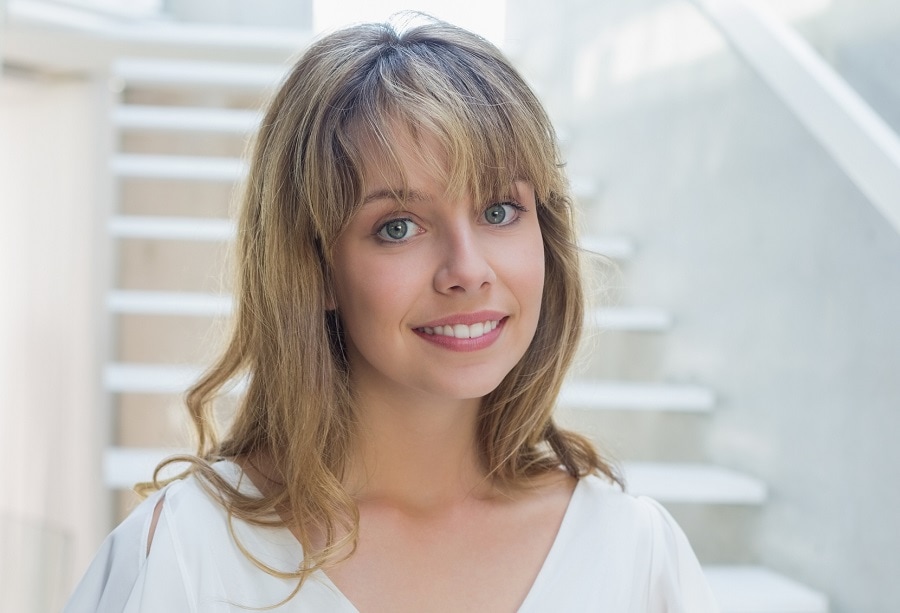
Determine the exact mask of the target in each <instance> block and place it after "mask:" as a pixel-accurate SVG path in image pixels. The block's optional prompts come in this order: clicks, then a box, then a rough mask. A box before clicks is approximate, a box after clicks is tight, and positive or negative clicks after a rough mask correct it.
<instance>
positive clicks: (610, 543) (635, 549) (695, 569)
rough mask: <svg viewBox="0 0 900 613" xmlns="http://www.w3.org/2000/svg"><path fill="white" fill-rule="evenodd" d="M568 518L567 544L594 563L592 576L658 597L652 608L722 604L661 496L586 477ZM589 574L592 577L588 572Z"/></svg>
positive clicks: (572, 552) (635, 593)
mask: <svg viewBox="0 0 900 613" xmlns="http://www.w3.org/2000/svg"><path fill="white" fill-rule="evenodd" d="M568 519H570V523H569V525H568V526H566V536H567V538H568V546H567V549H570V551H569V553H570V555H571V556H572V558H573V559H576V560H580V562H581V563H582V564H584V565H585V566H587V567H589V568H591V571H587V573H588V574H590V573H591V572H593V573H594V575H593V581H595V582H596V581H598V580H602V579H605V580H607V581H610V582H613V583H619V584H621V585H623V586H627V588H624V589H627V590H630V593H629V594H628V595H627V597H628V598H635V597H637V598H647V601H648V602H650V603H654V604H653V606H650V607H649V609H648V610H650V611H691V612H694V611H696V612H703V613H707V612H713V611H717V610H718V609H717V607H716V605H715V602H714V599H713V596H712V593H711V592H710V590H709V587H708V585H707V582H706V578H705V576H704V574H703V570H702V568H701V567H700V564H699V562H698V561H697V557H696V555H695V554H694V551H693V549H692V548H691V545H690V543H689V542H688V539H687V537H686V536H685V534H684V532H683V531H682V529H681V527H680V526H679V525H678V523H677V522H676V521H675V520H674V519H673V517H672V515H671V514H670V513H669V512H668V511H667V510H666V509H665V508H664V507H663V506H662V505H661V504H659V503H658V502H657V501H655V500H653V499H651V498H648V497H646V496H634V495H632V494H630V493H628V492H625V491H623V490H622V489H621V488H620V487H619V486H618V485H615V484H613V483H610V482H609V481H606V480H604V479H601V478H600V477H596V476H589V477H584V478H582V479H581V480H580V481H579V484H578V487H577V489H576V491H575V494H574V495H573V497H572V502H571V509H570V517H569V518H568ZM585 580H586V581H590V580H591V579H590V578H588V576H587V575H585ZM607 588H608V586H607ZM623 597H624V595H623Z"/></svg>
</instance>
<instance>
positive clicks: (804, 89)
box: [693, 0, 900, 233]
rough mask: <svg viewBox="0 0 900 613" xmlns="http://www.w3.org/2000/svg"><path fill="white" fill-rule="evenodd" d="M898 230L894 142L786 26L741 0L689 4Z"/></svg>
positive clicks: (899, 141)
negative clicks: (717, 32)
mask: <svg viewBox="0 0 900 613" xmlns="http://www.w3.org/2000/svg"><path fill="white" fill-rule="evenodd" d="M693 2H694V4H695V5H696V6H697V7H698V8H699V9H700V10H701V11H702V12H703V13H705V14H706V15H707V16H708V18H709V19H710V21H712V22H713V23H714V24H715V25H716V26H717V27H718V28H719V30H720V31H721V32H722V34H723V35H724V36H725V38H726V39H727V40H728V41H729V42H730V43H731V45H732V46H733V47H734V49H735V50H736V51H737V52H738V53H739V54H740V55H741V56H742V57H743V58H744V60H745V61H746V62H747V63H748V64H749V65H750V66H751V67H752V68H753V69H754V70H756V72H757V73H758V74H759V75H760V77H761V78H762V79H763V81H764V82H765V83H766V84H767V85H768V86H769V87H770V88H771V89H772V91H774V92H775V94H776V95H777V96H778V97H779V98H780V99H781V100H782V101H783V102H784V104H785V105H786V106H787V107H788V108H789V109H790V110H791V111H792V112H793V114H794V115H795V116H796V117H797V119H798V120H799V121H800V122H801V123H802V124H803V125H804V126H806V128H807V129H808V130H809V132H810V133H811V134H812V136H813V137H814V138H815V139H816V140H817V141H818V142H819V144H820V145H821V146H822V147H823V148H824V149H825V150H826V151H827V152H828V153H829V154H830V155H831V157H832V158H833V159H834V161H835V162H836V163H837V164H838V166H839V167H840V168H841V169H842V170H843V171H844V172H845V173H846V174H847V176H848V177H849V178H850V180H851V181H853V183H854V184H855V185H856V186H857V187H858V188H859V190H860V191H861V192H862V193H863V195H864V196H865V197H866V198H867V199H868V200H869V201H870V202H871V203H872V205H873V206H875V208H876V209H878V211H879V212H880V213H881V214H882V215H883V216H884V217H885V219H887V221H888V222H889V223H890V224H891V225H892V226H893V227H894V229H895V230H896V231H897V232H898V233H900V138H898V136H897V134H896V132H894V130H893V129H891V127H890V126H889V125H888V124H887V123H885V121H884V120H883V119H882V118H881V117H880V116H879V115H878V114H877V113H876V112H875V111H874V110H872V108H871V107H870V106H869V105H868V103H867V102H866V101H865V100H863V99H862V97H861V96H860V95H859V94H857V93H856V91H855V90H854V89H853V88H852V87H850V85H848V84H847V82H846V81H845V80H844V79H843V78H842V77H841V76H840V75H839V74H838V73H837V72H835V71H834V69H832V68H831V66H829V65H828V64H827V63H826V62H825V61H824V60H823V59H822V57H821V56H820V55H819V54H818V53H817V52H816V51H815V50H814V49H813V48H812V47H811V46H810V45H809V43H807V42H806V41H805V40H804V39H803V38H802V37H801V36H800V35H799V34H798V33H797V31H796V30H794V29H793V28H792V27H790V26H789V25H787V24H785V23H784V22H783V21H782V20H780V19H779V18H778V17H776V16H774V15H772V14H771V13H770V12H768V11H767V10H766V9H764V8H763V7H761V6H758V4H759V3H754V4H753V5H751V4H750V3H748V2H746V1H745V0H693Z"/></svg>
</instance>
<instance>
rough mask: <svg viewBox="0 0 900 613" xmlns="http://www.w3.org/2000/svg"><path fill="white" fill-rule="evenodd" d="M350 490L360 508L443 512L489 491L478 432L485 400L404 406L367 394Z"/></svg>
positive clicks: (360, 403) (412, 400)
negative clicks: (370, 504)
mask: <svg viewBox="0 0 900 613" xmlns="http://www.w3.org/2000/svg"><path fill="white" fill-rule="evenodd" d="M356 406H357V413H358V419H359V429H358V437H357V444H356V447H355V450H354V453H353V456H352V459H351V463H350V471H349V474H348V479H347V484H348V489H349V490H350V492H351V493H352V494H353V495H354V496H355V497H356V498H357V500H359V501H360V502H365V501H383V502H388V503H394V504H399V505H404V506H410V507H416V508H420V509H422V508H443V507H446V506H447V505H450V504H453V503H454V502H458V501H462V500H465V499H466V498H468V497H470V496H472V495H478V494H479V492H480V491H484V490H485V488H486V487H487V486H488V485H489V481H488V479H486V476H485V472H484V469H483V467H482V466H481V462H480V460H479V458H478V452H477V448H476V445H475V428H476V422H477V418H478V410H479V408H480V406H481V399H480V398H476V399H469V400H448V399H441V400H439V401H435V399H433V398H428V399H426V398H416V397H414V396H411V397H406V398H404V399H402V400H400V401H397V400H396V399H393V398H392V399H390V400H387V399H384V398H381V397H378V396H373V395H365V394H362V395H360V397H358V398H357V403H356Z"/></svg>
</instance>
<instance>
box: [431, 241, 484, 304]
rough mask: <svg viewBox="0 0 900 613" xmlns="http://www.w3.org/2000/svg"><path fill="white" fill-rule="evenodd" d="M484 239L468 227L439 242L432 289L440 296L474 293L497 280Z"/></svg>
mask: <svg viewBox="0 0 900 613" xmlns="http://www.w3.org/2000/svg"><path fill="white" fill-rule="evenodd" d="M485 238H486V237H480V236H479V235H478V233H477V231H476V230H475V229H474V228H471V227H460V228H456V229H455V230H453V231H451V232H448V233H447V234H446V236H445V240H443V241H441V242H440V246H439V248H440V249H441V254H440V257H439V262H440V264H439V265H438V268H437V271H436V272H435V275H434V288H435V289H436V290H437V291H438V292H441V293H445V294H446V293H458V292H477V291H479V290H481V289H482V288H486V287H489V286H490V285H491V284H493V283H494V282H495V281H496V280H497V275H496V274H495V272H494V269H493V267H492V266H491V263H490V259H489V257H488V253H487V245H485V244H483V241H484V239H485Z"/></svg>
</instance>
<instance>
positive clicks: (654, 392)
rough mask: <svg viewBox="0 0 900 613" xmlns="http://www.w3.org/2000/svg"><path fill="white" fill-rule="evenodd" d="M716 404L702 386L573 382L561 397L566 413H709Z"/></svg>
mask: <svg viewBox="0 0 900 613" xmlns="http://www.w3.org/2000/svg"><path fill="white" fill-rule="evenodd" d="M715 403H716V397H715V394H714V393H713V392H712V390H710V389H708V388H706V387H702V386H699V385H687V384H665V383H622V382H614V381H603V382H593V381H569V382H567V383H566V384H565V385H563V388H562V392H561V393H560V397H559V405H560V406H561V407H564V408H566V409H621V410H644V411H686V412H706V411H709V410H710V409H712V408H713V406H715Z"/></svg>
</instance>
